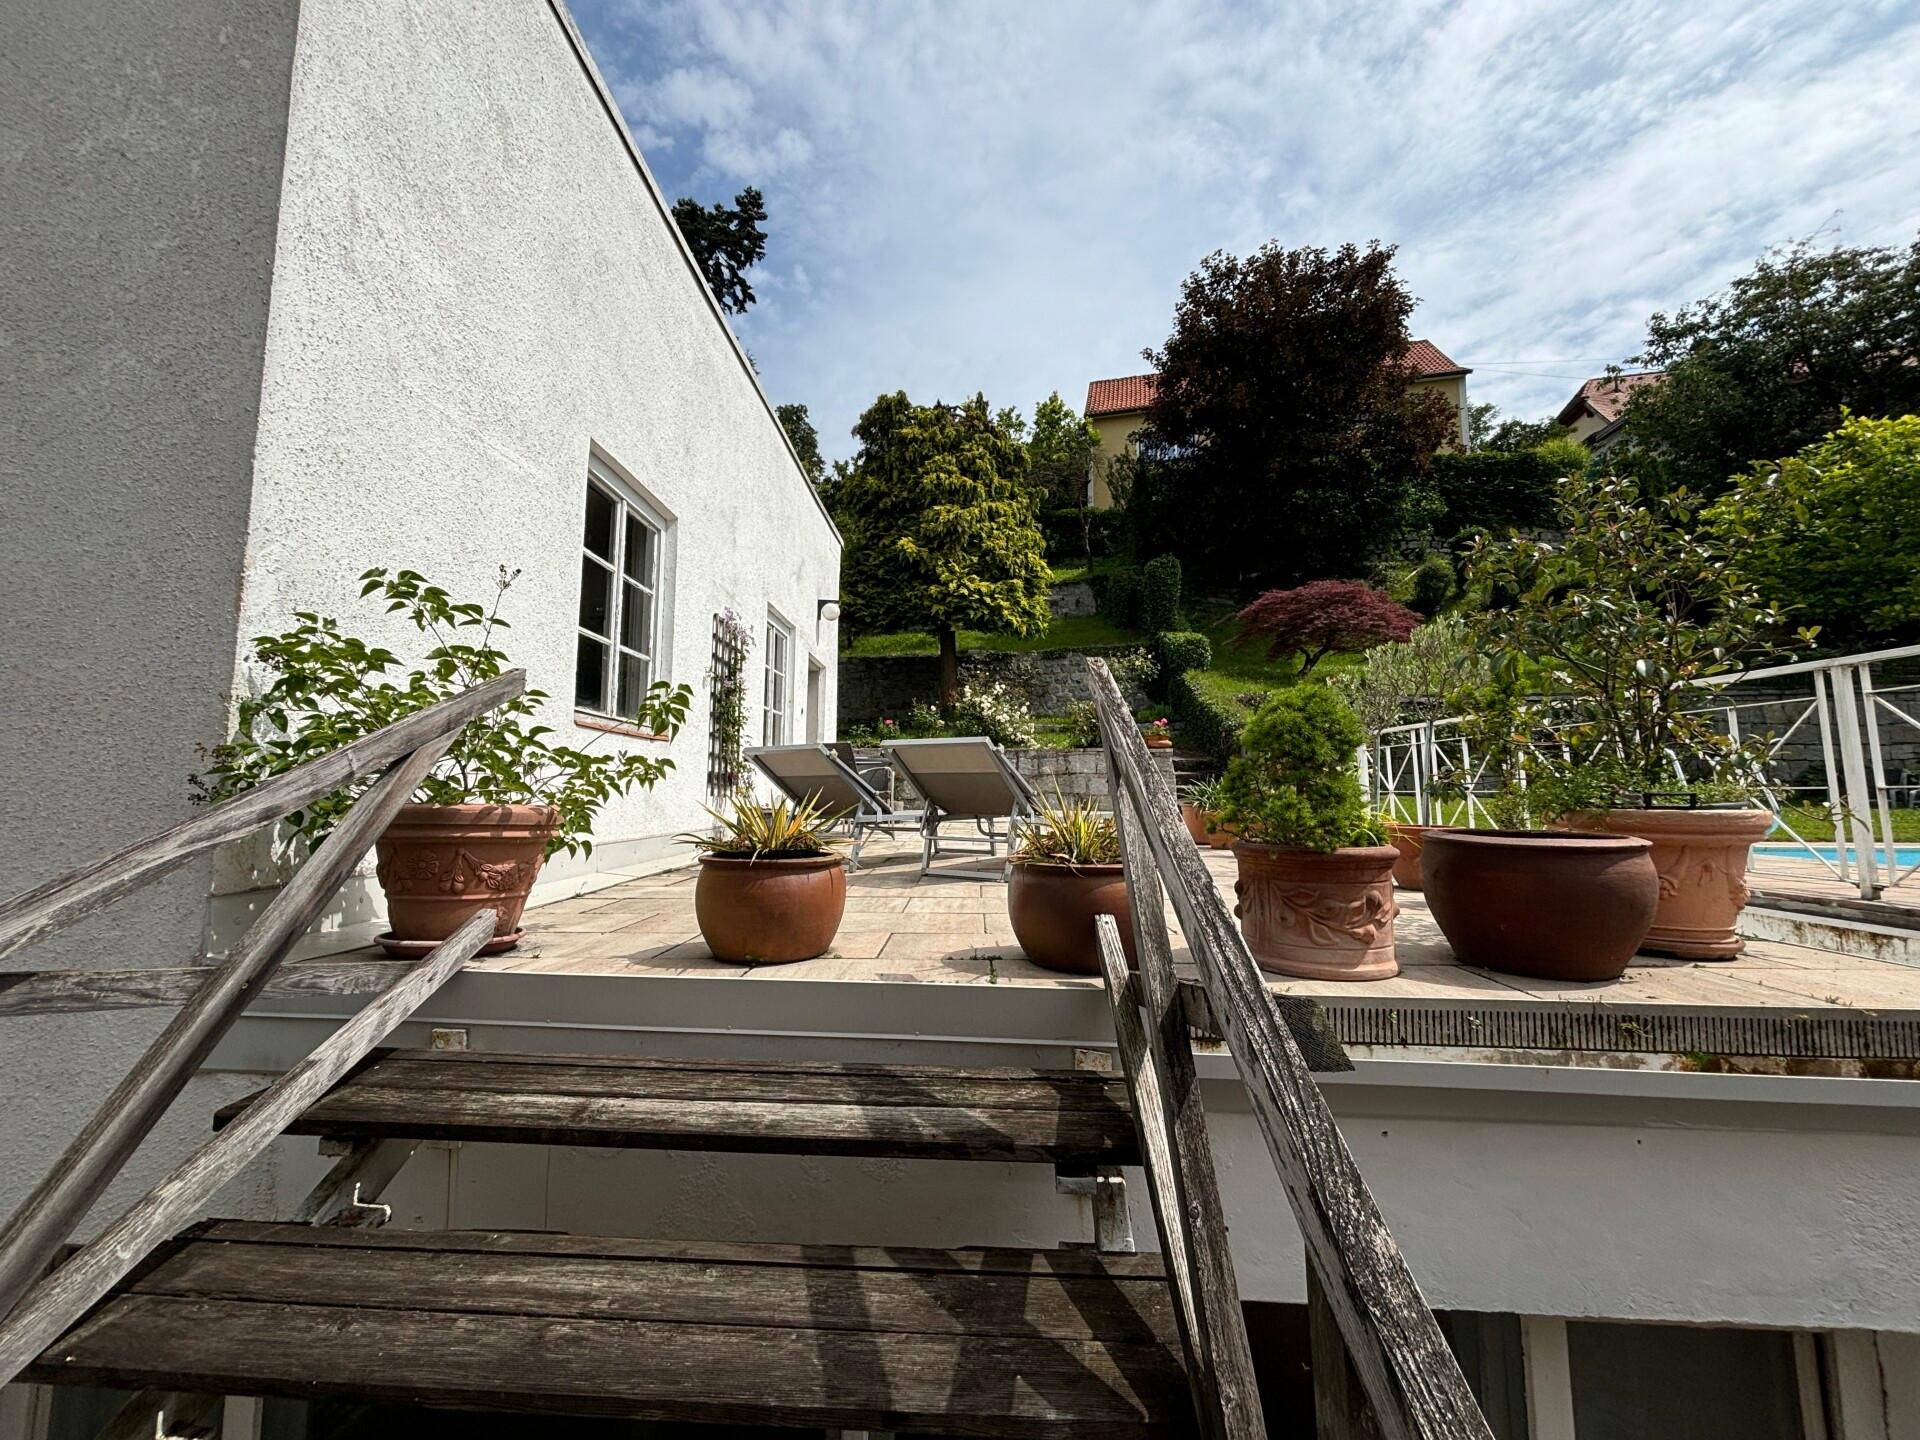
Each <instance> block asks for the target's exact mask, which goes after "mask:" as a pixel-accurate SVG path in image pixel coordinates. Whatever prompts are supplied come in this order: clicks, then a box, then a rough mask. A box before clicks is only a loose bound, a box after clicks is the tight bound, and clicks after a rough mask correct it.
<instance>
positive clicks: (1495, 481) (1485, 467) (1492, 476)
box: [1430, 450, 1559, 539]
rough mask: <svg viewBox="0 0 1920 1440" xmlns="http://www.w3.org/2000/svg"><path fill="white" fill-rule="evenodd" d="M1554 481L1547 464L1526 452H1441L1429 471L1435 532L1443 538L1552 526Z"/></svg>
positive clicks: (1544, 459) (1545, 461) (1544, 457)
mask: <svg viewBox="0 0 1920 1440" xmlns="http://www.w3.org/2000/svg"><path fill="white" fill-rule="evenodd" d="M1558 478H1559V477H1558V476H1557V475H1556V474H1555V473H1554V466H1553V463H1552V461H1551V460H1550V459H1549V458H1547V457H1546V456H1543V455H1537V454H1535V453H1534V452H1532V451H1530V450H1527V451H1521V452H1520V453H1518V454H1507V453H1505V452H1503V451H1498V450H1475V451H1473V452H1471V453H1468V454H1462V453H1460V452H1458V451H1453V450H1443V451H1441V452H1440V453H1439V454H1438V455H1435V456H1434V457H1433V469H1432V471H1431V472H1430V479H1431V481H1432V484H1433V488H1434V491H1435V494H1436V495H1437V496H1438V498H1439V501H1440V507H1441V509H1440V515H1439V518H1438V519H1437V520H1435V521H1434V527H1433V528H1434V533H1435V534H1436V535H1438V536H1440V537H1441V538H1442V539H1448V538H1451V537H1452V536H1455V535H1459V534H1461V533H1463V532H1465V531H1468V530H1482V529H1484V530H1504V529H1507V528H1509V527H1517V528H1519V529H1522V530H1526V529H1531V528H1535V527H1538V526H1543V525H1551V524H1552V523H1553V518H1554V507H1553V501H1554V482H1555V481H1556V480H1557V479H1558Z"/></svg>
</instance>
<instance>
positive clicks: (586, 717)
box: [573, 710, 672, 740]
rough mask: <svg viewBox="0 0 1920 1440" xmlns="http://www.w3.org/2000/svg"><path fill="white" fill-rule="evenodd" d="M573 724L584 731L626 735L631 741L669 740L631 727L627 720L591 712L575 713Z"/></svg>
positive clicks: (651, 731) (580, 711)
mask: <svg viewBox="0 0 1920 1440" xmlns="http://www.w3.org/2000/svg"><path fill="white" fill-rule="evenodd" d="M573 723H574V724H576V725H578V726H579V727H580V728H581V729H582V730H600V731H604V732H605V733H606V734H608V735H624V736H626V737H627V738H628V739H629V740H669V739H671V738H672V737H671V736H669V735H663V734H661V733H660V732H659V731H657V730H642V729H641V728H640V727H639V726H638V725H629V724H628V723H627V722H626V721H625V720H615V719H613V718H612V717H611V716H608V715H596V714H594V713H593V712H592V711H591V710H576V711H574V712H573Z"/></svg>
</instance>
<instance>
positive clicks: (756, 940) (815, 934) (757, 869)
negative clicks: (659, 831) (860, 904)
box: [693, 854, 847, 965]
mask: <svg viewBox="0 0 1920 1440" xmlns="http://www.w3.org/2000/svg"><path fill="white" fill-rule="evenodd" d="M846 909H847V868H846V865H845V863H844V862H843V861H842V860H841V858H840V857H839V856H838V855H835V854H827V855H796V856H792V857H788V858H783V859H778V860H773V859H760V860H735V859H732V858H731V857H728V856H725V855H702V856H701V857H700V878H699V879H698V880H696V881H695V882H694V886H693V915H694V919H696V920H698V921H699V922H700V938H701V939H703V940H705V941H706V942H707V949H709V950H711V951H712V952H713V957H714V959H716V960H727V961H731V962H733V963H734V964H736V965H785V964H788V963H789V962H791V961H794V960H811V959H813V958H814V957H815V956H816V955H824V954H826V953H827V948H828V947H829V946H830V945H832V944H833V937H834V935H835V933H836V932H837V931H838V930H839V929H840V917H841V916H842V915H844V914H845V913H846Z"/></svg>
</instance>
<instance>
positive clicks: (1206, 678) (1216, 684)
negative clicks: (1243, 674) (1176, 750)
mask: <svg viewBox="0 0 1920 1440" xmlns="http://www.w3.org/2000/svg"><path fill="white" fill-rule="evenodd" d="M1246 683H1247V682H1246V681H1244V680H1238V679H1235V678H1234V677H1232V676H1228V675H1216V674H1214V673H1213V672H1212V671H1210V670H1189V671H1187V672H1186V673H1185V674H1183V675H1177V676H1175V677H1174V678H1173V679H1172V680H1171V681H1170V682H1169V683H1168V686H1167V695H1168V699H1167V708H1168V710H1170V711H1171V712H1172V713H1171V715H1170V717H1169V718H1170V719H1171V720H1172V721H1173V725H1174V731H1175V733H1176V734H1178V735H1179V737H1180V743H1181V745H1182V746H1184V747H1186V748H1188V749H1193V750H1201V751H1204V752H1206V753H1207V754H1209V755H1211V756H1213V757H1214V758H1215V759H1218V760H1231V759H1232V758H1233V757H1234V756H1235V755H1236V754H1238V753H1239V751H1240V731H1241V729H1242V727H1244V726H1245V725H1246V723H1247V721H1248V720H1249V719H1251V718H1252V717H1253V711H1252V710H1251V709H1250V708H1249V707H1248V706H1246V705H1244V704H1242V703H1241V702H1240V700H1239V698H1238V697H1239V694H1240V693H1243V692H1241V691H1239V690H1238V689H1237V688H1236V687H1238V686H1242V685H1245V684H1246ZM1254 689H1256V690H1257V689H1259V687H1254ZM1244 693H1253V692H1252V691H1247V692H1244ZM1260 694H1261V698H1262V699H1264V698H1265V691H1264V690H1261V691H1260Z"/></svg>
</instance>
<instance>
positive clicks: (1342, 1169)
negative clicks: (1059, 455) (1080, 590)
mask: <svg viewBox="0 0 1920 1440" xmlns="http://www.w3.org/2000/svg"><path fill="white" fill-rule="evenodd" d="M1087 668H1088V671H1089V675H1090V678H1091V680H1092V685H1093V698H1094V703H1095V706H1096V707H1097V709H1098V711H1099V716H1100V726H1101V734H1102V738H1103V739H1104V741H1105V742H1106V748H1107V756H1108V762H1109V765H1110V766H1111V769H1112V772H1113V775H1112V778H1113V779H1114V780H1116V781H1117V782H1118V785H1117V787H1116V809H1117V808H1119V802H1120V801H1121V800H1122V799H1124V801H1125V802H1127V803H1128V804H1130V806H1131V811H1132V815H1133V816H1136V817H1138V818H1139V820H1140V822H1141V824H1140V830H1141V832H1142V834H1143V836H1144V837H1145V840H1146V843H1147V846H1148V848H1149V849H1150V850H1151V851H1152V854H1153V860H1154V865H1155V868H1156V869H1157V870H1158V872H1159V875H1160V877H1161V879H1162V881H1163V882H1164V884H1165V886H1166V890H1167V894H1168V897H1169V898H1170V899H1171V900H1172V902H1173V909H1174V913H1175V915H1176V916H1178V918H1179V921H1180V928H1181V930H1182V931H1183V932H1184V934H1185V935H1186V939H1187V945H1188V948H1189V949H1190V950H1191V951H1192V954H1193V958H1194V961H1195V963H1196V965H1197V966H1198V968H1199V972H1200V978H1201V982H1202V983H1203V984H1204V985H1205V986H1206V991H1207V999H1208V1004H1209V1007H1210V1009H1211V1011H1212V1015H1213V1019H1214V1021H1215V1023H1217V1024H1218V1025H1219V1026H1220V1029H1221V1032H1222V1034H1223V1035H1224V1036H1225V1037H1226V1041H1227V1046H1228V1049H1229V1050H1230V1051H1231V1052H1232V1054H1233V1057H1234V1061H1235V1063H1236V1064H1237V1065H1238V1067H1239V1070H1240V1076H1241V1079H1242V1081H1243V1083H1244V1084H1245V1086H1246V1089H1247V1094H1248V1098H1249V1099H1250V1100H1251V1101H1252V1105H1253V1113H1254V1118H1255V1119H1256V1120H1257V1121H1258V1123H1259V1125H1260V1130H1261V1134H1262V1135H1263V1136H1264V1137H1265V1139H1266V1142H1267V1151H1268V1153H1269V1155H1271V1156H1272V1158H1273V1163H1274V1168H1275V1169H1276V1170H1277V1171H1278V1172H1279V1175H1280V1182H1281V1186H1282V1188H1283V1189H1284V1190H1285V1191H1286V1194H1287V1200H1288V1203H1289V1204H1290V1205H1291V1206H1292V1208H1293V1214H1294V1219H1295V1221H1296V1222H1297V1223H1298V1225H1299V1227H1300V1233H1301V1235H1302V1236H1303V1237H1304V1239H1305V1241H1306V1246H1307V1254H1308V1257H1309V1259H1310V1261H1311V1262H1312V1263H1313V1265H1314V1266H1315V1268H1316V1269H1317V1271H1318V1272H1319V1276H1320V1280H1321V1284H1322V1286H1323V1287H1324V1290H1325V1292H1326V1298H1327V1304H1328V1306H1329V1308H1330V1309H1331V1310H1332V1311H1333V1314H1334V1316H1335V1318H1336V1319H1338V1321H1339V1323H1340V1332H1341V1334H1342V1335H1343V1336H1344V1337H1345V1339H1346V1343H1347V1348H1348V1352H1349V1353H1350V1354H1351V1355H1352V1357H1353V1362H1354V1367H1355V1369H1356V1370H1357V1371H1358V1372H1359V1375H1360V1379H1361V1383H1362V1384H1363V1386H1364V1387H1365V1389H1366V1393H1367V1398H1368V1399H1369V1400H1370V1401H1371V1402H1372V1405H1373V1409H1374V1413H1375V1415H1376V1417H1377V1420H1378V1423H1379V1425H1380V1428H1381V1433H1382V1434H1383V1435H1384V1436H1385V1437H1386V1440H1443V1437H1444V1440H1492V1431H1491V1430H1490V1429H1489V1428H1488V1426H1487V1422H1486V1417H1485V1416H1483V1415H1482V1414H1481V1413H1480V1409H1479V1406H1478V1405H1476V1404H1475V1402H1474V1399H1473V1394H1472V1392H1471V1391H1470V1390H1468V1388H1467V1382H1466V1378H1465V1377H1464V1376H1463V1375H1462V1374H1461V1373H1460V1365H1459V1362H1458V1361H1457V1360H1456V1359H1455V1358H1454V1355H1453V1352H1452V1351H1451V1350H1450V1349H1448V1348H1447V1342H1446V1340H1445V1338H1444V1337H1443V1336H1442V1335H1441V1333H1440V1326H1439V1324H1438V1323H1437V1322H1436V1321H1435V1320H1434V1318H1433V1311H1432V1310H1431V1309H1430V1308H1428V1306H1427V1302H1426V1300H1425V1298H1424V1297H1423V1296H1422V1295H1421V1293H1420V1287H1419V1286H1418V1285H1417V1284H1416V1283H1415V1282H1414V1279H1413V1275H1412V1272H1410V1271H1409V1270H1408V1269H1407V1263H1406V1260H1405V1258H1404V1257H1403V1256H1402V1255H1401V1254H1400V1247H1399V1246H1398V1245H1397V1244H1395V1242H1394V1239H1393V1235H1392V1233H1391V1232H1390V1231H1389V1230H1388V1229H1387V1225H1386V1221H1385V1220H1384V1219H1383V1218H1382V1217H1381V1214H1380V1207H1379V1206H1378V1205H1377V1204H1376V1203H1375V1202H1374V1198H1373V1195H1372V1192H1371V1191H1370V1190H1369V1189H1368V1188H1367V1182H1366V1180H1365V1178H1364V1177H1363V1176H1362V1175H1361V1174H1360V1168H1359V1166H1358V1165H1356V1164H1355V1163H1354V1159H1353V1154H1352V1152H1351V1151H1349V1150H1348V1149H1347V1144H1346V1141H1345V1139H1344V1138H1343V1137H1342V1136H1341V1134H1340V1129H1339V1127H1338V1126H1337V1125H1336V1124H1335V1123H1334V1119H1333V1115H1332V1112H1331V1111H1329V1110H1328V1109H1327V1103H1326V1100H1325V1098H1324V1097H1323V1096H1322V1095H1321V1094H1320V1089H1319V1087H1318V1086H1317V1085H1316V1084H1315V1083H1314V1081H1313V1077H1312V1075H1311V1073H1310V1072H1309V1071H1308V1069H1307V1066H1306V1063H1305V1062H1304V1061H1303V1060H1302V1059H1301V1056H1300V1052H1299V1050H1298V1049H1297V1048H1296V1046H1295V1045H1294V1042H1293V1038H1292V1036H1291V1035H1290V1034H1289V1033H1288V1031H1287V1027H1286V1025H1285V1024H1284V1023H1283V1022H1282V1020H1281V1018H1280V1012H1279V1008H1278V1006H1277V1005H1276V1004H1275V1003H1274V997H1273V994H1272V992H1271V991H1269V990H1268V989H1267V987H1266V984H1265V982H1264V981H1263V980H1262V979H1261V976H1260V971H1259V967H1258V966H1256V965H1255V964H1254V960H1253V956H1252V954H1251V953H1250V952H1249V951H1248V949H1247V946H1246V942H1245V940H1243V939H1242V938H1241V935H1240V931H1239V929H1238V928H1237V927H1236V926H1235V925H1234V923H1233V918H1232V916H1230V915H1229V914H1228V913H1227V907H1226V905H1225V903H1224V902H1223V901H1222V900H1221V899H1220V894H1219V892H1218V891H1217V890H1216V889H1215V888H1214V884H1213V877H1212V876H1211V875H1210V874H1208V872H1207V867H1206V865H1205V863H1204V862H1203V861H1202V860H1201V859H1200V854H1199V851H1198V850H1197V849H1195V847H1194V844H1193V840H1192V837H1190V836H1189V835H1188V834H1187V829H1186V826H1185V825H1184V824H1183V823H1182V822H1181V820H1180V813H1179V809H1178V807H1177V805H1176V803H1175V801H1174V797H1173V794H1172V790H1171V788H1170V787H1169V786H1168V784H1167V782H1166V780H1165V778H1164V777H1162V776H1161V775H1160V774H1159V773H1158V772H1157V771H1155V770H1153V769H1152V767H1151V763H1150V761H1149V759H1148V755H1147V747H1146V742H1145V741H1144V740H1142V739H1141V737H1140V732H1139V728H1138V726H1137V725H1135V723H1134V720H1133V716H1132V714H1131V712H1130V711H1129V710H1128V709H1127V705H1126V702H1125V701H1124V700H1123V699H1122V697H1121V694H1120V689H1119V687H1118V686H1117V685H1115V684H1114V681H1113V676H1112V675H1111V674H1110V673H1109V672H1108V670H1107V666H1106V663H1105V662H1104V661H1102V660H1098V659H1093V660H1089V661H1088V662H1087ZM1150 774H1151V776H1152V778H1151V780H1150V779H1149V775H1150Z"/></svg>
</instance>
